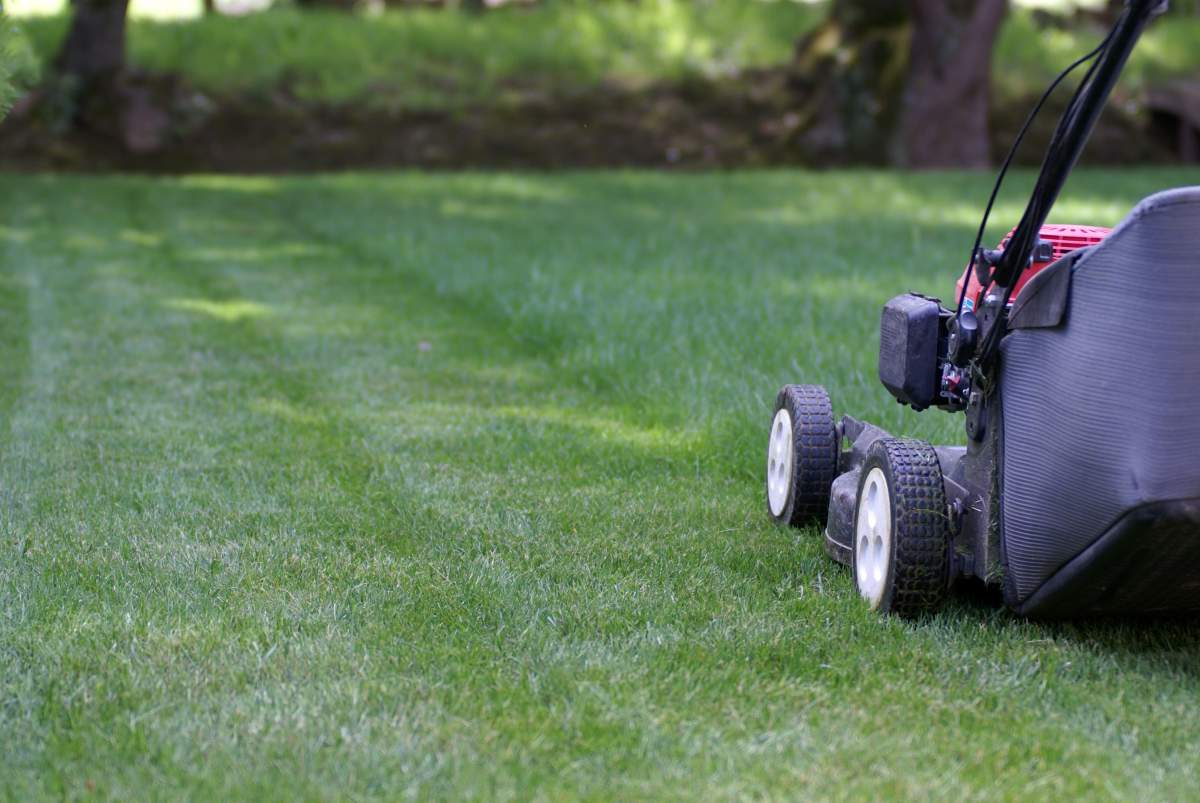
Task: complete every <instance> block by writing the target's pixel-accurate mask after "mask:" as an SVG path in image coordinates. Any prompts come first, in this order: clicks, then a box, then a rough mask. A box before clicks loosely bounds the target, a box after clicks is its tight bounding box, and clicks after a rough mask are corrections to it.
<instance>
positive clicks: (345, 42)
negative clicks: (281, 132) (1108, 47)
mask: <svg viewBox="0 0 1200 803" xmlns="http://www.w3.org/2000/svg"><path fill="white" fill-rule="evenodd" d="M510 5H511V4H510ZM826 5H827V4H825V3H822V2H807V3H802V2H793V1H792V0H707V1H705V0H699V1H698V2H688V0H644V1H643V2H624V1H622V0H598V1H595V2H584V1H583V0H574V1H573V0H542V2H540V3H537V4H536V5H523V6H520V7H508V8H504V7H499V8H495V9H491V12H492V13H484V14H459V13H448V12H453V11H455V10H456V9H455V8H453V7H451V8H449V9H447V8H443V7H440V6H439V5H434V4H432V3H415V2H414V3H410V4H408V5H400V4H397V5H391V6H388V7H387V8H383V7H370V6H366V5H364V6H363V7H362V11H361V12H360V13H355V14H346V13H341V12H338V11H333V10H329V9H327V8H303V7H300V6H297V5H296V4H295V3H291V2H288V3H277V4H274V5H271V6H261V5H255V4H253V3H235V2H233V1H232V0H231V2H229V3H227V4H225V3H219V4H218V5H217V9H218V10H219V12H220V13H209V14H204V13H203V8H202V6H201V4H199V3H196V2H188V1H187V0H140V2H134V3H132V4H131V7H130V22H129V30H128V48H129V60H130V62H131V63H132V64H134V65H136V66H139V67H142V68H145V69H148V70H153V71H159V72H172V73H178V74H181V75H183V76H185V77H186V78H187V80H188V81H190V82H191V83H192V84H193V85H194V86H196V87H197V88H200V89H203V90H205V91H209V92H216V93H225V92H263V91H269V90H272V89H275V88H278V87H281V86H282V87H286V88H287V89H288V91H289V92H291V93H294V94H295V95H296V96H297V97H298V98H301V99H303V100H308V101H317V102H326V103H348V102H356V103H365V104H370V105H374V106H382V107H391V108H398V107H403V108H407V109H447V108H454V107H458V106H462V105H467V104H472V103H476V102H479V101H481V100H487V99H489V98H495V97H496V96H497V95H503V94H504V92H505V90H506V88H511V86H510V85H511V84H513V83H514V82H517V83H519V82H522V81H530V82H534V81H536V82H537V83H538V84H539V85H541V86H544V87H548V88H557V89H563V90H570V89H586V88H588V87H593V86H596V85H598V84H601V83H602V82H617V83H620V84H623V85H626V86H635V87H636V86H644V85H646V84H649V83H652V82H656V81H664V80H668V81H686V80H689V79H711V78H717V77H722V76H733V75H736V74H738V73H739V72H742V71H745V70H748V69H753V68H758V67H766V66H770V65H772V64H778V63H781V62H786V61H787V60H788V59H789V57H790V56H791V54H792V52H793V50H794V48H795V45H796V41H797V40H798V39H799V38H800V37H801V36H802V35H803V34H804V33H806V32H807V31H809V30H811V29H812V28H813V27H815V26H816V25H817V24H818V23H819V22H820V21H821V20H822V19H823V18H824V16H825V14H826V12H827V8H826ZM1192 5H1195V4H1194V3H1193V4H1192ZM1173 7H1175V8H1177V9H1178V13H1177V15H1176V17H1175V18H1173V19H1171V20H1170V23H1169V24H1158V25H1155V26H1154V27H1153V28H1152V29H1151V30H1150V31H1148V32H1147V33H1146V35H1145V39H1144V40H1143V42H1142V43H1141V44H1140V45H1139V47H1138V50H1137V51H1136V52H1135V53H1134V55H1133V57H1132V59H1131V61H1130V64H1129V67H1128V68H1127V70H1126V73H1125V77H1124V81H1125V82H1126V84H1127V85H1128V86H1131V87H1137V86H1141V85H1143V84H1145V83H1146V82H1147V81H1150V80H1166V79H1170V78H1172V77H1177V76H1186V75H1193V74H1195V73H1196V71H1197V68H1198V67H1200V48H1197V47H1196V44H1195V43H1196V42H1197V41H1200V16H1197V15H1196V14H1195V12H1194V10H1192V9H1190V7H1189V5H1188V3H1187V0H1183V2H1181V1H1180V0H1176V2H1175V4H1174V5H1173ZM1094 8H1095V4H1082V5H1079V4H1066V3H1058V4H1049V5H1047V4H1046V3H1044V2H1043V3H1018V4H1017V5H1016V6H1015V8H1014V9H1013V10H1012V11H1011V12H1010V14H1009V15H1008V19H1007V21H1006V23H1005V25H1004V27H1003V28H1002V30H1001V33H1000V37H999V40H998V41H997V44H996V49H995V53H994V56H993V84H994V90H995V91H996V92H997V93H998V94H999V95H1000V96H1001V97H1002V98H1003V97H1023V96H1025V95H1028V94H1029V93H1031V92H1034V91H1038V90H1040V88H1042V87H1043V86H1044V85H1045V83H1046V82H1047V81H1048V80H1049V79H1050V78H1051V77H1052V76H1053V75H1054V74H1055V73H1057V72H1058V70H1060V69H1061V68H1062V66H1063V65H1065V64H1067V63H1069V62H1070V61H1071V60H1072V59H1073V58H1075V57H1076V56H1077V55H1078V54H1079V53H1081V52H1083V51H1084V50H1086V49H1087V47H1089V46H1090V44H1091V43H1093V42H1094V40H1095V38H1096V33H1097V30H1098V24H1096V22H1095V20H1094V19H1091V18H1089V17H1087V16H1086V14H1087V12H1088V11H1089V10H1091V9H1094ZM8 9H9V11H10V14H11V15H13V16H15V17H17V18H18V20H19V29H20V31H19V33H18V35H17V37H15V38H16V39H17V42H18V45H17V50H19V51H20V54H21V58H20V59H19V62H20V63H19V67H18V75H17V80H18V83H19V84H20V85H23V86H25V87H29V86H32V85H34V84H36V82H37V80H38V76H39V72H40V71H41V70H44V69H45V66H46V65H47V64H49V62H50V61H51V60H52V59H53V57H54V54H55V52H56V49H57V47H58V45H59V43H60V42H61V40H62V37H63V34H64V33H65V30H66V26H67V22H68V17H67V15H66V13H65V9H64V6H63V4H62V2H60V1H59V0H23V1H22V0H17V2H12V1H11V0H10V2H9V4H8ZM260 9H261V10H263V11H266V13H256V11H257V10H260ZM1189 12H1190V13H1189ZM1055 17H1058V18H1060V19H1061V20H1062V21H1061V23H1059V24H1053V20H1054V18H1055ZM1072 20H1082V21H1083V22H1084V23H1085V24H1083V25H1078V24H1071V21H1072ZM30 51H32V55H33V57H34V58H30Z"/></svg>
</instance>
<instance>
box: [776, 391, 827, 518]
mask: <svg viewBox="0 0 1200 803" xmlns="http://www.w3.org/2000/svg"><path fill="white" fill-rule="evenodd" d="M837 462H838V437H837V429H836V428H835V427H834V423H833V404H832V402H830V401H829V394H828V393H826V392H825V388H823V387H821V386H820V385H784V387H783V389H782V390H780V391H779V395H778V396H776V397H775V415H774V418H773V419H772V420H771V435H770V439H769V440H768V442H767V510H768V511H769V512H770V514H771V518H773V519H774V520H775V521H776V522H778V523H780V524H790V525H792V526H793V527H800V526H803V525H805V524H808V523H810V522H818V523H822V524H823V523H824V522H825V517H826V515H827V514H828V512H829V489H830V487H831V486H832V485H833V478H834V475H835V474H837Z"/></svg>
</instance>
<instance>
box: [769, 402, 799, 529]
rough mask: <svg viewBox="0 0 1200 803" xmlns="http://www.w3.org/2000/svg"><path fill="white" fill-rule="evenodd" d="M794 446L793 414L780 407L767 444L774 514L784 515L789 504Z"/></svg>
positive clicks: (770, 501) (770, 494) (772, 510)
mask: <svg viewBox="0 0 1200 803" xmlns="http://www.w3.org/2000/svg"><path fill="white" fill-rule="evenodd" d="M794 448H795V444H794V440H793V437H792V416H791V414H789V413H788V411H787V410H786V409H785V408H780V410H779V412H777V413H775V420H774V421H772V422H771V439H770V442H769V443H768V445H767V501H768V502H769V503H770V506H771V514H772V515H774V516H782V515H783V509H784V507H786V506H787V500H788V488H789V487H790V486H791V483H792V450H793V449H794Z"/></svg>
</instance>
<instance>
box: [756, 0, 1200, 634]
mask: <svg viewBox="0 0 1200 803" xmlns="http://www.w3.org/2000/svg"><path fill="white" fill-rule="evenodd" d="M1165 6H1166V3H1165V2H1162V0H1128V2H1127V3H1126V7H1125V9H1124V10H1123V12H1122V15H1121V17H1120V18H1119V19H1118V21H1117V22H1116V24H1115V26H1114V27H1113V29H1112V30H1111V31H1110V32H1109V34H1108V35H1107V36H1106V37H1105V38H1104V40H1103V41H1102V42H1101V43H1100V44H1099V45H1098V46H1097V47H1096V48H1095V49H1094V50H1093V51H1091V52H1090V53H1088V54H1086V55H1084V56H1083V57H1081V58H1080V59H1079V60H1078V61H1076V62H1075V63H1074V64H1073V65H1071V66H1070V67H1068V68H1067V69H1066V70H1064V71H1063V73H1062V74H1060V75H1059V76H1058V78H1056V79H1055V81H1054V82H1053V83H1052V84H1051V86H1050V88H1049V89H1047V90H1046V93H1045V94H1044V95H1043V96H1042V98H1041V100H1040V101H1039V102H1038V104H1037V105H1036V106H1035V108H1034V110H1033V111H1032V112H1031V114H1030V116H1029V118H1028V119H1027V120H1026V122H1025V125H1024V126H1023V128H1022V129H1021V132H1020V133H1019V134H1018V136H1017V138H1016V141H1015V142H1014V144H1013V148H1012V150H1011V151H1010V152H1009V155H1008V158H1007V159H1006V160H1005V162H1004V165H1003V167H1002V168H1001V170H1000V174H999V176H998V178H997V181H996V185H995V188H994V189H993V190H992V195H991V198H990V200H989V201H988V205H987V208H986V210H985V212H984V214H983V220H982V222H981V223H980V226H979V231H978V234H977V236H976V239H975V243H974V245H973V247H972V249H971V253H970V257H969V260H968V264H967V268H966V271H965V272H964V273H963V274H962V277H961V278H960V279H959V282H958V287H957V296H958V303H957V305H956V306H955V307H954V308H948V307H946V306H944V305H943V304H942V303H941V302H940V301H939V300H938V299H936V298H932V297H930V296H926V295H921V294H918V293H909V294H905V295H901V296H897V297H896V298H893V299H891V300H890V301H888V302H887V303H886V305H885V306H884V308H883V315H882V321H881V325H880V338H879V339H880V345H879V378H880V380H881V381H882V383H883V385H884V387H885V388H887V390H888V391H889V392H890V393H891V394H892V396H894V397H895V398H896V400H898V401H899V402H901V403H903V404H906V405H908V406H910V407H912V408H913V409H915V410H924V409H927V408H931V407H936V408H940V409H942V410H945V411H949V412H952V413H956V414H957V413H962V414H963V416H964V424H965V429H966V444H967V445H966V446H933V445H931V444H929V443H927V442H925V441H920V440H913V439H906V438H899V437H893V436H892V435H891V434H889V433H887V432H885V431H883V430H882V429H880V428H879V427H876V426H874V425H872V424H870V423H867V422H865V421H859V420H856V419H854V418H852V417H850V416H845V417H842V418H841V419H840V420H836V419H835V418H834V415H833V408H832V404H831V402H830V398H829V394H828V393H827V392H826V391H825V390H824V388H822V387H821V386H819V385H787V386H785V387H784V388H783V389H782V390H780V391H779V394H778V397H777V399H776V404H775V412H774V418H773V420H772V423H771V431H770V437H769V444H768V456H767V478H766V495H767V507H768V510H769V512H770V514H771V516H772V518H774V519H775V520H776V521H777V522H780V523H782V524H788V525H794V526H804V525H811V524H814V523H816V524H823V525H824V527H825V530H824V542H825V549H826V551H827V552H828V554H829V555H830V556H831V557H832V558H834V559H835V560H837V561H838V562H839V563H842V564H845V565H847V566H849V567H850V569H851V572H852V575H853V578H854V582H855V584H856V586H857V588H858V591H859V593H860V594H861V595H862V596H863V597H864V598H865V599H866V600H867V601H868V603H869V604H870V606H871V607H872V608H874V609H876V610H878V611H881V612H886V613H892V614H897V615H900V616H906V617H913V616H920V615H923V614H927V613H929V612H932V611H934V610H936V609H937V608H938V606H939V605H941V604H942V602H943V601H944V600H945V598H946V596H947V594H948V592H949V590H950V589H951V587H952V586H953V585H954V584H955V583H956V582H958V581H960V580H963V579H966V578H978V580H981V581H983V582H984V583H986V584H988V585H990V586H993V587H999V588H1000V589H1002V592H1003V597H1004V601H1005V603H1006V604H1007V605H1008V606H1009V607H1010V608H1012V609H1013V610H1015V611H1016V612H1017V613H1019V614H1022V615H1026V616H1031V617H1053V618H1065V617H1073V616H1086V615H1101V614H1141V613H1154V612H1167V611H1195V610H1200V315H1198V314H1197V310H1200V270H1198V268H1200V187H1189V188H1182V189H1175V190H1169V191H1165V192H1160V193H1157V194H1155V195H1152V196H1150V197H1149V198H1146V199H1145V200H1143V201H1142V202H1141V203H1139V204H1138V205H1137V206H1136V207H1135V208H1134V209H1133V211H1132V212H1131V213H1130V214H1129V215H1128V216H1127V217H1126V218H1125V220H1124V221H1123V222H1121V223H1120V224H1119V225H1118V226H1117V227H1116V228H1115V229H1112V230H1111V231H1110V230H1108V229H1105V228H1099V227H1091V226H1052V225H1046V218H1047V216H1048V214H1049V212H1050V209H1051V207H1052V206H1053V204H1054V201H1055V199H1056V198H1057V197H1058V194H1059V191H1060V190H1061V189H1062V186H1063V184H1064V183H1065V181H1066V179H1067V176H1068V174H1069V173H1070V171H1071V169H1072V167H1073V166H1074V164H1075V162H1076V160H1077V158H1078V156H1079V153H1080V151H1081V150H1082V149H1083V146H1084V144H1085V142H1086V141H1087V138H1088V136H1089V135H1090V133H1091V131H1092V128H1093V126H1094V125H1095V122H1096V119H1097V117H1098V116H1099V114H1100V111H1101V109H1102V108H1103V106H1104V104H1105V102H1106V100H1107V98H1108V96H1109V93H1110V91H1111V89H1112V87H1113V85H1114V83H1115V82H1116V80H1117V77H1118V75H1119V74H1120V72H1121V69H1122V68H1123V66H1124V64H1125V61H1126V59H1127V57H1128V55H1129V53H1130V51H1131V50H1132V49H1133V47H1134V44H1135V43H1136V42H1137V39H1138V37H1139V36H1140V34H1141V32H1142V30H1143V28H1144V27H1145V25H1146V24H1147V23H1148V22H1149V20H1150V18H1151V17H1153V16H1154V15H1155V14H1157V13H1161V12H1162V11H1163V10H1165ZM1083 64H1089V67H1088V69H1087V71H1086V73H1085V75H1084V78H1083V79H1082V80H1081V81H1080V82H1079V85H1078V87H1077V88H1076V90H1075V92H1074V94H1073V96H1072V97H1071V99H1070V101H1069V103H1068V105H1067V107H1066V110H1065V111H1064V113H1063V115H1062V117H1061V119H1060V120H1059V123H1058V126H1057V128H1056V129H1055V132H1054V135H1053V137H1052V138H1051V141H1050V144H1049V146H1048V148H1047V151H1046V154H1045V156H1044V159H1043V162H1042V166H1041V170H1040V172H1039V174H1038V178H1037V181H1036V184H1035V186H1034V189H1033V193H1032V195H1031V197H1030V199H1029V201H1028V204H1027V206H1026V208H1025V212H1024V214H1023V216H1022V217H1021V219H1020V221H1019V222H1018V223H1017V225H1016V226H1015V227H1014V228H1013V229H1012V231H1011V232H1010V233H1009V234H1008V236H1007V237H1005V238H1004V239H1003V241H1002V242H1001V243H1000V244H999V246H998V247H997V248H995V249H987V248H983V247H981V241H982V238H983V233H984V227H985V226H986V224H987V218H988V215H989V214H990V212H991V209H992V206H993V204H994V203H995V199H996V194H997V192H998V191H999V189H1000V186H1001V182H1002V181H1003V178H1004V174H1005V172H1006V170H1007V169H1008V166H1009V164H1011V162H1012V158H1013V155H1014V154H1015V152H1016V149H1017V147H1018V146H1019V145H1020V142H1021V139H1022V138H1023V137H1024V135H1025V132H1026V131H1027V130H1028V128H1029V125H1030V123H1031V122H1032V120H1033V118H1034V116H1035V115H1036V114H1037V112H1038V111H1039V110H1040V108H1041V106H1042V104H1044V103H1045V101H1046V99H1047V98H1048V97H1049V95H1050V93H1051V92H1052V91H1053V90H1054V88H1055V87H1056V86H1057V85H1058V84H1059V83H1060V82H1061V81H1062V80H1063V79H1064V78H1065V77H1066V76H1067V75H1068V74H1069V73H1070V72H1071V71H1072V70H1073V69H1075V68H1076V67H1079V66H1082V65H1083Z"/></svg>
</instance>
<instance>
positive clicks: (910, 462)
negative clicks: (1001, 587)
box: [852, 438, 950, 617]
mask: <svg viewBox="0 0 1200 803" xmlns="http://www.w3.org/2000/svg"><path fill="white" fill-rule="evenodd" d="M852 568H853V571H854V582H855V584H856V585H857V586H858V591H859V593H860V594H861V595H862V596H863V598H864V599H866V600H867V602H868V603H870V605H871V608H872V609H874V610H878V611H882V612H884V613H894V614H896V615H898V616H904V617H916V616H920V615H922V614H926V613H931V612H933V611H935V610H937V608H938V607H939V606H940V605H941V604H942V601H943V600H944V599H945V596H946V590H947V587H948V583H949V572H950V539H949V520H948V516H947V511H946V493H945V490H944V488H943V486H942V469H941V466H940V465H939V463H938V459H937V453H936V452H935V451H934V449H933V447H932V446H930V445H929V444H928V443H926V442H924V441H917V440H906V439H901V438H883V439H881V440H878V441H876V442H875V443H873V444H871V448H870V449H869V450H868V451H867V459H866V461H865V462H864V463H863V468H862V477H861V479H860V480H859V485H858V503H857V505H856V507H855V514H854V553H853V558H852Z"/></svg>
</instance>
